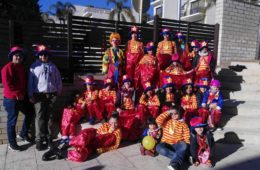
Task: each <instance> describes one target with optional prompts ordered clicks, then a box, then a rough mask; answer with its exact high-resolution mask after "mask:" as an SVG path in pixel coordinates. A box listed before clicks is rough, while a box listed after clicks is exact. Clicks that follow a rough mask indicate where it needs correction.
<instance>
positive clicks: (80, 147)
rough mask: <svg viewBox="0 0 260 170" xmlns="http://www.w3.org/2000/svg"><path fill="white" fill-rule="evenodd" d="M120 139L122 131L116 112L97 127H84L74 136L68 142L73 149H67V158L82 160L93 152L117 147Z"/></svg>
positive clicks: (102, 151) (101, 151)
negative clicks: (106, 121)
mask: <svg viewBox="0 0 260 170" xmlns="http://www.w3.org/2000/svg"><path fill="white" fill-rule="evenodd" d="M121 139H122V133H121V129H120V128H119V126H118V112H116V113H113V114H112V115H111V117H110V119H109V122H108V123H104V124H102V125H101V127H99V128H98V129H94V128H88V129H84V130H82V131H81V132H80V133H79V134H78V135H77V136H76V137H74V138H73V139H72V140H71V141H70V143H69V145H70V146H73V147H74V150H70V151H68V160H71V161H76V162H82V161H85V160H86V159H87V158H88V157H89V156H90V155H91V154H92V153H94V152H97V153H104V152H107V151H110V150H114V149H117V148H118V147H119V145H120V142H121Z"/></svg>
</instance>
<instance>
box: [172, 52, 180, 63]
mask: <svg viewBox="0 0 260 170" xmlns="http://www.w3.org/2000/svg"><path fill="white" fill-rule="evenodd" d="M172 61H173V62H177V61H179V55H178V54H173V55H172Z"/></svg>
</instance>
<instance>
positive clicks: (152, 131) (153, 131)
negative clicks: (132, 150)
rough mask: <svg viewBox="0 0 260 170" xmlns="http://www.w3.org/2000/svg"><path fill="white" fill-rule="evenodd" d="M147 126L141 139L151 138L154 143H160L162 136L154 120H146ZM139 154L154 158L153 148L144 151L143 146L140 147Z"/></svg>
mask: <svg viewBox="0 0 260 170" xmlns="http://www.w3.org/2000/svg"><path fill="white" fill-rule="evenodd" d="M147 125H148V128H146V129H145V130H144V132H143V136H142V137H143V138H144V137H146V136H152V137H153V138H154V140H155V141H156V143H159V142H160V139H161V136H162V131H161V129H160V128H158V126H157V124H156V122H155V119H154V118H149V119H148V120H147ZM140 152H141V154H142V155H149V156H152V157H154V156H155V148H154V149H152V150H146V149H145V148H144V146H143V145H141V146H140Z"/></svg>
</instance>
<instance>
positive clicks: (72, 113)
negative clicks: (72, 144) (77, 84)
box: [61, 95, 85, 144]
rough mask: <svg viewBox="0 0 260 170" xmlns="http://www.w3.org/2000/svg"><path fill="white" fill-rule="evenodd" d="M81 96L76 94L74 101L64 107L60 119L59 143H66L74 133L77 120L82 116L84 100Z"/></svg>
mask: <svg viewBox="0 0 260 170" xmlns="http://www.w3.org/2000/svg"><path fill="white" fill-rule="evenodd" d="M83 100H84V99H83V97H80V96H79V95H76V98H75V101H74V103H73V105H72V104H70V105H68V107H66V108H64V110H63V114H62V121H61V135H62V136H61V143H65V144H68V143H69V141H70V140H71V139H72V138H73V137H74V136H75V135H76V133H77V127H78V123H79V120H80V118H81V117H82V116H84V108H85V102H84V101H83Z"/></svg>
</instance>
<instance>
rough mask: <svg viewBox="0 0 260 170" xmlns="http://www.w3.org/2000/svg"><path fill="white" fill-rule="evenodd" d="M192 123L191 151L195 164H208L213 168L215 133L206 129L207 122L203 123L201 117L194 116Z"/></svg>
mask: <svg viewBox="0 0 260 170" xmlns="http://www.w3.org/2000/svg"><path fill="white" fill-rule="evenodd" d="M190 125H191V135H190V153H191V156H192V162H193V165H194V166H199V164H206V165H207V166H208V167H210V168H211V167H212V162H211V161H212V157H213V151H214V144H215V141H214V138H213V134H212V133H211V132H210V131H208V130H207V129H206V126H207V124H204V123H203V120H202V118H201V117H194V118H192V119H191V121H190Z"/></svg>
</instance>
